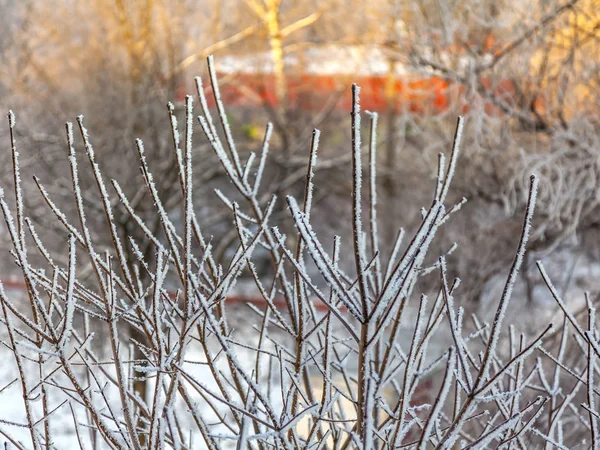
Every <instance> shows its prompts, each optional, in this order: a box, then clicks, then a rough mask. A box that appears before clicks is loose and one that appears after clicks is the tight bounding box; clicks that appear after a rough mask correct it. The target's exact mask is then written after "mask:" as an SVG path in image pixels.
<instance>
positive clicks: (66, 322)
mask: <svg viewBox="0 0 600 450" xmlns="http://www.w3.org/2000/svg"><path fill="white" fill-rule="evenodd" d="M209 73H210V81H211V84H212V88H213V94H214V97H215V101H216V104H217V113H218V120H219V122H220V125H221V126H222V135H220V134H219V132H218V130H217V126H216V125H215V122H214V121H213V119H212V117H211V113H210V111H209V110H208V107H207V102H206V99H205V97H204V91H203V89H202V85H201V81H200V80H199V79H198V86H199V89H198V96H199V99H200V106H201V114H202V115H201V116H199V117H198V121H199V124H200V127H201V129H202V131H203V133H204V135H205V137H206V139H208V141H209V142H210V145H211V146H212V149H213V150H214V152H215V153H216V155H217V156H218V158H219V160H220V162H221V164H222V166H223V170H224V171H225V172H226V174H227V176H228V178H229V180H230V182H231V183H232V185H233V186H234V187H235V189H236V190H237V192H238V195H240V196H241V198H243V199H244V203H243V204H238V203H236V202H233V201H230V200H228V199H227V197H226V196H225V194H222V193H221V194H220V195H221V196H222V197H223V200H224V202H225V204H226V205H227V206H228V207H229V209H230V211H231V217H232V227H234V229H235V232H236V233H237V242H236V246H235V248H234V252H233V257H232V258H231V259H230V260H229V261H225V260H216V259H215V258H214V255H213V252H212V249H213V245H214V244H213V242H211V240H210V239H209V238H208V237H207V236H205V235H204V234H203V232H202V230H201V228H200V225H199V220H198V217H197V216H196V211H195V209H194V203H193V197H194V172H193V170H192V167H193V161H192V156H193V155H192V153H193V152H192V132H193V128H194V127H193V123H194V120H193V119H194V117H193V108H192V97H191V96H188V97H187V98H186V104H185V108H186V109H185V113H186V122H185V132H184V142H183V149H181V148H180V134H179V131H178V126H177V121H176V120H175V118H174V117H173V116H171V119H172V120H171V125H172V132H173V155H172V157H173V158H175V160H176V167H177V170H178V173H179V181H180V185H181V195H182V198H183V202H182V204H183V207H182V212H181V214H180V215H177V216H173V215H171V216H170V215H169V214H167V211H166V209H165V206H164V205H163V203H162V202H161V197H160V192H158V191H157V188H156V185H155V183H154V180H153V176H152V172H151V170H150V165H149V162H147V161H146V159H145V156H144V146H143V143H142V142H141V141H140V140H138V141H137V142H136V147H137V151H138V155H139V161H140V167H141V171H142V174H143V177H144V181H145V186H144V187H145V189H147V192H148V195H149V196H150V197H151V198H152V201H153V203H154V206H155V214H156V216H157V217H158V218H159V219H160V224H161V227H162V229H161V230H160V232H158V233H156V232H153V231H151V229H150V228H149V227H148V226H147V225H146V224H145V222H144V221H143V219H142V218H141V217H139V216H138V215H137V214H136V212H135V210H134V208H133V207H132V206H131V205H130V204H129V202H128V199H127V198H126V197H125V195H124V194H123V191H122V190H121V188H120V186H119V184H118V182H117V181H114V180H113V181H112V185H113V188H114V192H115V193H116V197H115V196H114V195H115V194H109V188H108V186H107V182H106V180H105V179H104V177H103V174H102V170H101V168H100V166H99V165H98V162H97V160H96V156H95V154H94V150H93V147H92V144H91V139H90V137H89V136H88V133H87V130H86V128H85V126H84V123H83V119H82V118H81V117H80V118H78V126H79V131H80V134H81V136H82V139H83V143H84V149H85V155H87V158H88V159H89V163H90V164H91V167H92V169H93V177H94V180H95V182H96V184H97V187H98V192H99V195H100V198H101V207H102V208H103V210H104V212H105V217H106V224H105V225H106V226H107V227H108V231H109V233H110V235H111V238H112V244H113V245H112V248H110V249H109V250H106V251H104V252H103V251H102V250H101V249H100V248H98V246H97V243H96V242H95V240H94V233H93V232H92V231H91V225H90V223H89V222H88V221H87V219H86V206H84V205H85V202H84V199H83V198H82V194H81V190H80V188H79V181H78V178H79V169H78V160H77V157H76V155H77V152H76V149H75V143H74V136H73V126H72V124H70V123H68V124H67V128H66V130H67V142H68V148H69V164H70V171H71V177H72V182H73V183H72V191H73V195H74V200H73V201H74V204H75V207H76V211H77V216H78V217H77V219H78V221H79V224H75V223H73V221H71V220H70V219H69V218H68V217H67V216H66V215H65V214H63V213H62V211H61V209H60V208H59V206H58V205H56V204H54V203H53V202H52V200H51V198H50V194H49V193H48V192H47V190H46V189H44V187H43V185H42V184H41V182H40V181H39V180H36V183H37V185H38V187H39V191H40V193H41V195H42V197H43V199H44V201H45V202H46V203H47V206H48V208H49V210H50V211H51V213H52V214H53V215H54V216H56V219H57V220H58V221H59V222H60V223H61V224H62V226H63V228H64V231H65V234H66V235H68V251H67V250H65V255H63V256H65V258H62V259H61V258H60V257H53V256H52V255H50V254H49V252H48V251H47V250H46V248H45V246H44V243H43V236H41V235H38V234H37V233H36V231H35V228H34V226H33V224H32V222H31V221H30V220H29V219H28V217H27V215H26V214H27V212H26V211H25V208H24V206H23V192H22V183H21V180H20V175H19V173H20V172H19V170H20V169H19V162H18V153H17V151H16V145H15V139H14V135H13V130H14V127H15V121H14V116H13V115H12V113H10V114H9V120H10V131H11V137H12V140H11V143H12V155H13V171H14V181H15V183H14V192H15V199H16V209H15V212H12V211H11V210H10V209H9V206H8V204H7V201H6V198H5V197H4V195H3V196H2V198H1V199H0V206H1V208H2V213H3V215H4V218H5V221H6V224H7V227H8V233H9V235H10V239H11V241H12V245H13V251H12V254H13V256H14V259H15V262H16V264H17V266H18V267H19V269H20V270H21V271H22V275H23V279H24V282H25V285H26V290H27V298H28V305H29V307H30V308H29V310H28V311H27V312H25V311H24V310H23V307H22V305H20V304H17V303H16V302H14V301H12V300H11V298H9V296H8V295H7V293H6V292H5V291H4V289H3V288H2V289H0V304H1V306H2V312H3V317H4V318H3V320H2V323H3V325H4V328H5V331H6V336H7V339H6V342H5V346H6V347H8V348H9V349H10V351H11V352H12V354H13V356H14V362H15V364H16V367H17V370H18V373H19V378H18V383H19V384H20V386H21V389H22V394H23V401H24V406H25V411H26V417H25V418H24V419H22V420H20V421H19V420H18V419H14V420H13V419H12V418H11V420H8V419H2V420H1V421H0V433H2V435H3V436H4V437H5V439H6V440H7V441H10V442H11V443H12V444H13V445H15V446H16V447H17V448H34V449H42V448H51V447H54V446H56V445H58V444H57V441H56V442H55V437H53V436H58V434H59V433H60V432H63V431H62V430H59V428H58V425H57V424H58V423H62V422H64V420H63V418H64V416H65V414H64V412H69V413H70V414H71V415H72V422H71V423H72V431H73V433H74V434H75V436H76V437H75V439H76V440H77V442H78V445H79V447H81V448H89V446H90V445H91V446H92V447H93V448H105V447H106V448H133V449H142V448H149V449H155V448H156V449H158V448H160V449H162V448H208V449H218V448H228V447H235V448H238V449H242V448H256V449H268V448H282V449H283V448H285V449H296V448H307V449H308V448H311V449H320V448H336V449H338V448H339V449H345V448H363V449H384V448H385V449H387V448H418V449H425V448H436V449H437V448H447V449H449V448H487V447H491V446H495V447H502V448H534V447H541V446H544V445H545V446H547V447H548V448H551V447H557V448H570V447H573V446H575V445H576V444H582V441H583V437H582V436H589V440H586V441H585V442H586V444H585V445H586V446H589V444H590V443H592V444H593V446H594V448H600V437H599V435H598V417H599V416H598V413H597V411H596V406H595V403H596V399H595V395H596V393H597V388H598V384H597V382H596V380H595V374H596V371H597V370H598V365H597V356H598V355H600V353H599V352H600V347H599V345H598V342H597V341H598V337H597V330H596V329H595V315H594V307H593V306H592V301H591V300H588V308H587V310H586V311H584V313H586V312H587V317H588V319H587V323H586V324H585V325H581V324H580V323H579V322H578V320H581V316H582V314H581V313H577V314H574V313H571V312H569V310H568V309H567V307H566V305H565V303H564V301H563V300H562V299H561V298H560V295H559V294H558V292H557V291H556V289H554V287H553V286H552V283H551V282H550V280H549V278H548V275H547V274H546V272H545V270H544V268H543V265H542V263H541V262H538V267H539V270H540V273H541V275H542V277H543V278H544V281H545V282H546V284H547V285H548V288H549V291H550V295H552V296H553V297H554V298H555V300H556V302H557V303H558V305H559V307H560V310H561V311H562V313H563V315H564V320H563V322H562V327H559V328H558V329H557V330H554V329H553V328H552V326H548V327H547V328H545V329H544V330H542V331H541V332H539V333H538V334H537V335H535V336H534V337H532V338H527V337H526V336H525V335H524V334H521V335H520V336H517V335H516V333H515V331H514V330H513V329H512V327H511V328H510V331H509V332H508V333H506V330H505V323H504V322H505V320H504V319H505V313H506V310H507V307H508V304H509V302H510V300H511V294H512V290H513V285H514V282H515V279H516V277H517V274H518V272H519V270H520V268H521V264H522V261H523V256H524V254H525V250H526V245H527V240H528V236H529V231H530V228H531V219H532V217H533V213H534V206H535V197H536V192H537V180H536V178H535V177H534V176H532V177H531V186H530V190H529V199H528V204H527V208H526V211H525V218H524V221H523V227H522V232H521V235H520V237H519V239H518V242H515V244H517V248H516V255H515V258H514V261H513V263H512V266H511V267H510V270H509V272H508V277H507V280H506V284H505V287H504V290H503V293H502V296H501V298H500V299H499V303H498V306H497V310H496V313H495V315H494V318H493V321H492V322H491V323H490V324H488V323H480V322H479V320H478V319H477V318H476V317H475V316H473V317H472V322H473V325H472V326H471V327H470V328H471V329H470V331H469V332H468V331H467V325H466V324H465V323H464V322H465V317H464V311H463V309H462V308H461V307H460V306H458V305H457V304H456V300H455V298H456V296H457V295H459V292H460V291H459V285H460V280H459V279H451V277H450V275H449V272H448V269H447V265H446V259H445V255H441V256H439V257H437V258H434V259H431V258H430V257H429V256H428V255H429V250H430V244H431V242H432V240H433V238H434V236H435V235H436V232H437V231H438V230H439V229H440V228H441V227H443V226H444V225H445V224H446V222H447V221H448V220H449V219H450V218H451V216H452V215H453V214H455V213H456V212H457V211H458V210H459V209H460V207H461V205H462V204H463V202H464V201H463V202H460V203H458V204H456V205H453V206H450V207H448V206H447V205H446V198H447V194H448V192H449V189H450V185H451V182H452V178H453V175H454V171H455V168H456V165H457V162H458V156H459V144H460V140H461V134H462V129H463V121H462V119H459V120H458V124H457V130H456V135H455V139H454V146H453V148H452V152H451V156H450V158H449V161H448V162H447V161H446V158H445V156H444V155H443V154H440V156H439V170H438V174H437V179H436V183H435V189H434V195H433V199H432V202H431V204H430V205H429V207H428V208H424V209H423V210H422V218H423V219H422V223H421V225H420V227H419V228H418V229H417V230H416V231H415V232H414V234H413V235H412V237H411V238H410V239H409V238H407V237H405V233H404V231H402V230H401V231H400V232H399V233H398V237H397V239H396V242H394V243H393V244H391V245H388V244H387V243H383V242H380V240H379V238H378V234H377V223H378V217H377V192H376V186H377V183H376V160H377V157H376V149H377V146H376V130H377V114H375V113H369V115H370V139H369V143H368V164H366V168H367V169H366V170H365V169H364V168H363V151H362V148H363V145H362V141H361V113H360V102H359V92H360V90H359V87H358V86H353V88H352V96H353V108H352V113H351V118H352V150H351V151H352V167H353V179H352V188H353V189H352V232H353V240H352V243H351V245H348V246H343V245H342V244H341V240H340V238H339V237H334V238H333V239H331V240H328V239H326V238H324V237H322V236H317V234H316V233H315V232H314V230H313V224H314V223H315V222H317V221H319V220H320V219H319V217H314V216H311V211H312V209H311V208H312V200H313V184H314V172H313V169H314V167H315V165H316V164H317V151H318V147H319V131H318V130H315V131H314V133H313V136H312V144H311V148H310V154H309V160H308V170H307V175H306V188H305V192H304V198H303V199H302V201H300V202H299V201H297V200H296V199H295V198H292V197H288V198H286V199H285V202H287V206H288V209H289V213H290V215H291V217H292V218H293V221H294V224H295V227H296V231H295V232H294V233H293V235H290V233H288V235H287V236H286V235H284V234H283V233H282V232H281V231H280V230H279V229H278V228H276V227H272V226H271V222H270V217H271V214H272V212H273V211H274V208H275V205H276V201H277V199H276V197H275V196H274V195H270V194H269V193H268V192H262V191H261V181H262V175H263V169H264V167H265V161H266V158H267V157H268V150H269V137H270V135H271V130H272V127H271V125H268V126H267V129H266V133H265V138H264V143H263V146H262V152H261V154H260V155H258V156H257V157H255V155H253V154H252V155H250V157H249V158H248V159H247V160H246V161H242V158H241V156H240V153H238V151H237V149H236V146H235V143H234V142H233V139H232V136H231V130H230V128H229V125H228V121H227V117H226V115H225V112H224V109H223V105H222V102H221V101H220V97H219V91H218V85H217V82H216V77H215V74H214V67H213V65H212V59H211V58H209ZM365 174H366V177H365ZM364 178H366V180H368V183H363V179H364ZM364 184H366V187H365V186H364ZM363 197H366V201H363ZM115 198H116V199H118V201H119V202H120V203H121V204H122V206H123V207H124V208H125V209H126V211H127V212H128V213H129V214H130V215H131V217H132V219H133V220H134V221H135V222H136V224H137V226H138V227H139V229H140V230H141V231H142V232H143V235H144V239H147V240H149V241H150V242H152V244H153V252H154V255H150V256H148V255H145V254H143V253H142V252H141V251H139V242H137V241H136V239H134V238H133V237H131V236H128V237H127V239H126V240H124V239H123V237H122V236H120V235H119V233H117V231H116V227H115V224H114V210H115V202H114V199H115ZM278 201H282V200H278ZM178 217H182V218H183V219H182V220H179V221H178V219H177V218H178ZM180 222H182V223H180ZM95 226H97V224H96V225H95ZM515 241H516V237H515ZM405 242H406V244H405ZM125 246H130V248H131V249H133V251H134V253H135V254H136V256H137V261H135V262H133V263H132V262H131V261H129V260H128V258H126V255H125V251H124V247H125ZM259 248H261V249H263V250H264V251H267V252H268V253H269V254H270V257H271V271H270V275H269V276H268V277H267V276H259V274H258V273H257V270H256V268H255V265H254V263H253V257H254V255H255V253H256V252H257V249H259ZM36 253H39V254H40V255H41V256H42V257H43V260H44V263H43V264H36V263H35V262H34V260H35V257H34V256H33V254H36ZM67 253H68V255H67ZM63 259H64V260H65V262H64V263H63V262H62V260H63ZM347 259H349V260H353V261H354V266H355V270H354V272H353V273H348V272H347V271H344V270H343V269H342V268H341V265H340V264H339V262H340V261H341V260H347ZM88 269H89V270H90V271H91V273H92V275H91V276H89V275H86V270H88ZM432 273H437V274H439V280H440V281H439V287H438V289H437V292H435V293H434V295H433V299H432V300H429V299H428V297H427V295H425V294H421V295H418V294H417V293H416V292H415V291H418V287H419V285H418V282H419V280H420V279H421V278H422V277H424V276H427V275H430V274H432ZM242 278H251V279H252V280H253V283H254V284H255V289H256V290H257V291H258V292H259V293H260V297H261V299H262V303H260V304H255V303H250V302H249V303H248V304H247V305H246V306H247V311H242V312H241V314H242V315H241V317H240V311H239V310H238V309H236V308H234V307H233V306H232V305H230V304H229V303H228V302H227V301H226V300H227V298H228V294H229V293H230V292H232V291H233V289H234V287H235V286H236V283H237V282H238V281H240V279H242ZM234 314H237V316H236V318H235V319H232V317H233V315H234ZM80 319H82V320H80ZM253 320H256V322H257V325H256V326H254V327H252V328H249V327H244V328H243V329H241V330H236V329H235V327H236V326H238V324H240V323H242V324H244V322H250V321H253ZM92 329H95V330H97V331H101V330H104V333H105V335H106V336H107V338H108V339H107V340H108V342H107V343H106V346H108V348H109V350H108V357H106V358H103V357H102V356H100V355H99V353H98V351H97V350H98V349H102V348H103V347H104V346H105V345H104V344H105V343H104V342H100V343H97V344H94V336H95V335H96V334H95V333H94V332H93V331H92ZM569 329H571V330H572V331H573V336H572V337H571V339H570V341H572V342H573V344H572V346H573V348H574V349H575V350H573V352H567V348H568V345H569V344H568V342H569V337H570V334H569V333H570V332H569ZM543 341H544V342H543ZM434 342H435V343H436V345H432V343H434ZM544 343H546V344H544ZM136 355H137V356H136ZM549 371H550V372H549ZM436 374H439V376H435V375H436ZM140 381H141V383H140ZM423 386H426V388H427V389H430V390H431V392H433V395H431V399H430V400H431V401H430V402H429V403H426V402H424V401H423V396H422V393H423ZM4 389H6V388H2V390H0V393H1V392H2V391H3V390H4ZM23 420H24V421H23ZM567 425H568V428H567ZM13 426H21V427H23V428H25V429H27V430H28V433H29V435H30V443H27V444H26V443H23V442H21V441H20V440H19V439H17V438H16V437H13V435H12V433H11V432H10V431H9V430H8V428H9V427H13ZM61 426H65V425H64V424H62V425H61Z"/></svg>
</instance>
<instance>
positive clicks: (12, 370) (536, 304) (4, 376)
mask: <svg viewBox="0 0 600 450" xmlns="http://www.w3.org/2000/svg"><path fill="white" fill-rule="evenodd" d="M546 268H547V270H548V272H549V273H550V274H551V276H552V278H553V282H554V284H555V286H556V287H557V289H558V290H559V291H561V292H562V291H563V290H566V291H567V294H566V295H564V298H565V299H567V301H568V304H569V307H570V309H572V310H577V309H579V308H580V307H581V306H582V305H584V304H585V300H584V292H585V291H592V292H593V291H594V290H597V289H598V287H597V286H595V280H597V279H598V278H599V276H600V264H597V263H591V262H590V261H589V260H586V259H585V258H580V259H579V260H576V259H575V258H573V256H572V255H569V254H564V255H563V256H562V257H561V256H558V257H556V256H553V262H552V263H548V264H547V265H546ZM507 271H508V269H507ZM504 276H505V275H504ZM504 276H498V277H496V278H494V279H492V280H491V281H490V283H489V285H488V286H487V287H486V289H485V292H486V294H485V295H484V297H483V298H482V301H481V306H480V309H479V311H478V315H479V316H480V318H481V319H482V320H489V319H490V318H491V315H492V314H493V312H494V310H495V306H496V305H497V301H498V298H499V297H500V294H501V292H502V288H503V286H504V280H505V278H504ZM533 293H534V295H533V302H531V303H528V302H527V300H526V296H525V285H524V283H523V282H522V280H520V281H519V282H518V283H517V284H516V285H515V292H514V294H513V300H512V302H511V307H510V309H509V313H508V317H507V323H513V324H514V325H515V326H516V328H517V329H522V330H527V331H531V330H532V328H535V327H537V326H542V325H544V324H547V323H548V322H550V321H552V320H553V316H555V313H556V311H557V307H556V305H555V304H554V302H553V300H552V297H551V296H550V293H549V292H548V291H547V289H546V287H545V286H544V285H543V283H542V281H541V279H539V277H538V278H536V277H535V275H534V289H533ZM9 294H12V295H15V294H16V295H18V293H16V292H12V293H10V292H9ZM457 297H459V296H457ZM239 308H240V309H239V310H238V313H236V314H235V317H230V318H231V319H233V322H234V323H239V324H240V325H239V327H240V328H244V329H248V331H249V327H250V326H251V325H253V324H258V321H257V320H255V319H253V318H252V317H253V315H252V314H248V310H247V308H246V307H245V306H243V305H239ZM254 317H256V316H254ZM554 322H555V323H557V322H556V320H554ZM407 331H408V330H407ZM0 339H2V340H3V341H6V330H5V328H4V326H0ZM438 340H439V342H434V343H433V349H432V352H431V353H430V354H435V353H437V351H436V350H437V349H439V350H441V349H442V347H443V346H444V345H445V343H444V339H443V337H440V338H439V339H438ZM436 347H437V349H436ZM237 354H238V357H239V359H240V361H241V362H242V363H246V364H253V358H252V355H251V353H249V352H248V351H247V350H244V349H243V348H237ZM188 359H189V360H193V361H203V360H204V356H203V354H202V352H201V351H200V350H199V349H198V348H197V347H194V346H193V345H192V346H191V347H190V352H189V353H188ZM187 366H188V368H189V371H190V372H191V373H193V374H194V376H196V377H198V379H200V380H202V381H203V383H205V384H206V385H207V386H208V387H215V385H214V382H213V380H212V376H211V375H210V373H209V372H208V369H207V368H206V366H203V365H200V364H188V365H187ZM32 371H37V366H36V365H35V364H33V363H28V365H27V373H29V374H32V373H33V374H35V373H36V372H32ZM17 375H18V372H17V370H16V366H15V362H14V358H13V356H12V353H11V352H10V351H9V350H8V349H7V348H6V347H4V346H0V430H2V431H3V432H6V433H9V434H10V435H11V436H12V437H13V438H14V439H17V440H18V441H20V442H21V443H23V447H24V448H28V449H29V448H31V439H30V436H29V431H28V429H27V428H24V427H22V426H19V424H23V425H24V424H25V423H26V420H25V418H26V416H25V409H24V405H23V397H22V393H21V384H20V382H18V381H16V382H15V383H13V384H12V385H10V386H9V387H8V388H6V389H4V390H2V389H3V387H4V386H6V385H7V384H8V383H10V382H11V381H13V380H15V379H16V378H17ZM65 386H69V384H68V383H67V382H65ZM56 391H57V390H54V391H53V394H52V396H51V399H50V403H51V409H52V408H54V407H56V406H58V405H60V404H61V403H62V402H63V401H64V400H65V399H66V397H65V396H64V395H58V394H56ZM108 396H109V398H110V399H114V402H113V403H114V404H115V405H118V404H120V401H119V396H118V392H117V391H116V389H112V390H109V392H108ZM274 401H275V402H276V401H277V399H274ZM33 405H34V408H35V411H34V414H35V416H36V417H37V418H38V419H39V418H40V417H41V416H42V414H41V402H39V401H37V402H35V401H34V402H33ZM71 405H72V406H73V409H74V411H75V417H76V418H77V420H78V421H79V422H80V423H81V424H82V425H83V424H85V423H87V422H86V415H85V411H84V409H83V408H82V407H81V406H79V405H78V404H77V403H76V402H74V401H71ZM182 407H183V408H186V407H185V406H183V405H182ZM198 407H199V408H203V411H204V412H205V413H207V414H209V412H208V411H209V409H208V408H207V407H206V405H202V403H201V401H199V403H198ZM73 424H74V422H73V416H72V414H71V410H70V408H69V405H68V404H67V403H66V404H64V405H63V406H62V407H60V408H59V409H58V410H57V411H56V412H55V413H53V414H52V421H51V426H52V432H53V441H54V446H55V448H56V449H60V450H63V449H74V448H78V444H77V438H76V435H75V427H74V425H73ZM189 428H190V430H196V427H195V426H194V425H193V424H192V423H190V427H189ZM80 430H81V434H82V436H83V441H84V445H85V447H84V448H86V449H91V445H90V441H89V434H88V432H87V431H86V429H85V428H84V427H83V426H82V427H81V428H80ZM196 436H197V438H196V439H195V444H194V446H193V448H195V449H196V448H197V449H202V448H204V446H203V445H202V441H201V439H200V437H199V434H196ZM6 443H7V439H6V438H5V437H4V436H2V435H0V447H2V448H4V446H5V444H6ZM6 448H14V447H13V446H11V445H10V444H8V445H7V447H6ZM100 448H103V447H100ZM222 448H223V449H228V448H235V443H234V442H233V441H226V440H224V441H222Z"/></svg>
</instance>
